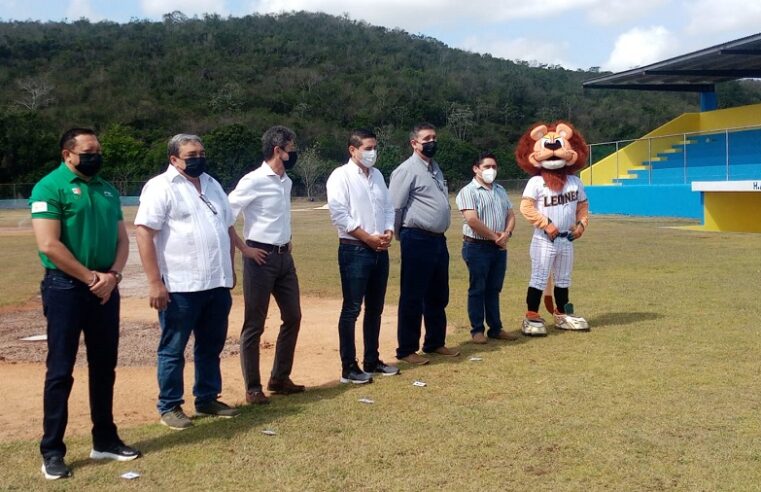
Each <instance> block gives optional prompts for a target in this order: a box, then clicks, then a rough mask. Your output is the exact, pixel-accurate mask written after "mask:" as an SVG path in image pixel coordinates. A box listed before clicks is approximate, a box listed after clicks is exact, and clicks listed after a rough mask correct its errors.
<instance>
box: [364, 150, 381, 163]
mask: <svg viewBox="0 0 761 492" xmlns="http://www.w3.org/2000/svg"><path fill="white" fill-rule="evenodd" d="M360 152H361V153H360V156H361V157H360V162H361V163H362V165H363V166H365V167H373V166H374V165H375V159H377V158H378V152H377V151H376V150H374V149H373V150H362V151H360Z"/></svg>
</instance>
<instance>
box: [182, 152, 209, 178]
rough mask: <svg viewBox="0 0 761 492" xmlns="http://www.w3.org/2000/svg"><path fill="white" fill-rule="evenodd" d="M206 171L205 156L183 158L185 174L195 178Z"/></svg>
mask: <svg viewBox="0 0 761 492" xmlns="http://www.w3.org/2000/svg"><path fill="white" fill-rule="evenodd" d="M204 171H206V157H188V158H187V159H185V170H184V171H183V172H184V173H185V174H187V175H188V176H190V177H191V178H197V177H198V176H200V175H202V174H203V173H204Z"/></svg>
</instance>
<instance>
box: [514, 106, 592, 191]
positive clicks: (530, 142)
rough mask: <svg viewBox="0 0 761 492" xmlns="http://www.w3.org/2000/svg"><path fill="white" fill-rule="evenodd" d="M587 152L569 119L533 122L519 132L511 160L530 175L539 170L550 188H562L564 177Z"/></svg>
mask: <svg viewBox="0 0 761 492" xmlns="http://www.w3.org/2000/svg"><path fill="white" fill-rule="evenodd" d="M588 155H589V152H588V150H587V142H586V141H585V140H584V137H582V136H581V134H579V132H577V131H575V130H574V129H573V127H572V126H571V124H570V123H564V122H562V121H558V122H556V123H553V124H552V125H549V126H547V125H544V124H537V125H536V126H534V127H533V128H532V129H531V130H530V131H528V132H526V133H524V134H523V136H522V137H521V139H520V140H519V141H518V147H517V148H516V149H515V160H516V162H517V163H518V165H519V166H520V167H521V169H523V170H524V171H526V172H527V173H528V174H530V175H531V176H536V175H538V174H541V175H542V177H543V178H544V182H545V183H547V186H549V188H550V189H551V190H553V191H560V190H562V189H563V185H564V184H565V181H566V177H567V176H568V175H569V174H575V173H576V172H578V171H580V170H581V169H583V168H584V166H585V165H586V163H587V157H588Z"/></svg>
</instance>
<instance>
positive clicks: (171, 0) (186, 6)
mask: <svg viewBox="0 0 761 492" xmlns="http://www.w3.org/2000/svg"><path fill="white" fill-rule="evenodd" d="M140 7H142V9H143V12H144V13H145V14H146V15H148V16H151V17H156V16H161V15H164V14H168V13H170V12H174V11H175V10H179V11H180V12H182V13H183V14H185V15H189V16H192V15H201V14H210V13H215V14H220V15H227V14H228V11H227V6H226V5H225V0H140Z"/></svg>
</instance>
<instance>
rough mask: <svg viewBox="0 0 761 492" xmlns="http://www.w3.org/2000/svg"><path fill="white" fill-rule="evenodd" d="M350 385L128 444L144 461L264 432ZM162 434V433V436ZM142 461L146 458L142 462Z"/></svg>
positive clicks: (80, 464) (278, 399) (84, 462)
mask: <svg viewBox="0 0 761 492" xmlns="http://www.w3.org/2000/svg"><path fill="white" fill-rule="evenodd" d="M348 386H350V385H342V384H338V381H335V382H332V383H327V384H324V385H320V386H316V387H311V388H309V389H308V390H307V391H305V392H304V393H299V394H295V395H289V396H278V395H275V396H272V397H271V399H270V403H269V404H267V405H255V406H254V405H243V406H240V407H238V408H239V410H240V412H241V413H240V415H239V416H237V417H235V418H231V419H225V418H215V417H200V418H199V417H195V418H193V422H194V424H195V425H194V426H193V427H190V428H189V429H185V430H182V431H175V430H169V429H167V428H165V427H159V426H158V425H156V428H157V429H160V430H152V431H150V432H151V433H153V434H157V433H158V435H156V436H155V437H151V438H148V439H143V440H140V441H136V442H131V443H128V444H129V445H130V446H134V447H135V448H137V449H139V450H140V451H142V453H143V455H144V457H145V456H150V455H151V454H154V453H157V452H159V451H161V450H163V449H175V450H178V449H181V448H182V447H184V446H192V445H195V444H199V443H202V442H204V441H206V440H209V439H230V438H232V437H234V436H236V435H238V434H242V433H246V432H251V431H252V430H256V429H257V428H259V427H261V428H262V430H264V429H265V428H266V427H267V424H268V423H270V422H272V421H275V420H279V419H282V418H284V417H288V416H291V415H295V414H298V413H300V412H301V409H302V408H303V407H304V406H306V405H308V404H309V403H312V402H315V401H318V400H325V399H330V398H336V397H338V396H339V395H341V394H342V393H343V392H344V391H346V390H348V389H349V388H348ZM162 431H163V432H162ZM141 459H143V458H141ZM109 462H110V460H92V459H89V458H85V459H80V460H77V461H74V462H72V463H70V466H71V468H72V469H76V468H85V467H89V466H98V465H103V464H106V463H109Z"/></svg>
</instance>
